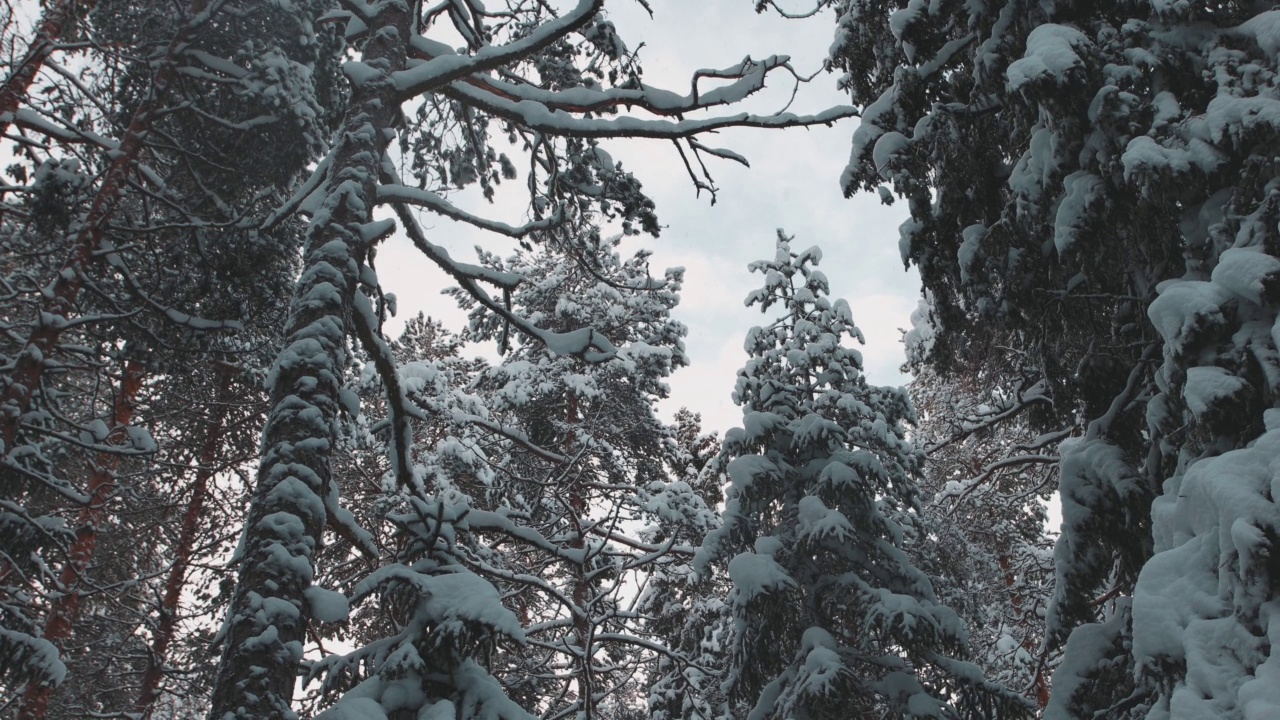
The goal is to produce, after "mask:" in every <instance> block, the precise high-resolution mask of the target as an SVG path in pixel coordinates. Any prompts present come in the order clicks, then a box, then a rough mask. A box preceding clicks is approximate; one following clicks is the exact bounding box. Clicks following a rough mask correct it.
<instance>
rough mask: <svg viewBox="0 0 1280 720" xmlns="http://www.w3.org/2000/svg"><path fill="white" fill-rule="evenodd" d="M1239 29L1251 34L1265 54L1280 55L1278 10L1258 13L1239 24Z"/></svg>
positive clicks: (1279, 14)
mask: <svg viewBox="0 0 1280 720" xmlns="http://www.w3.org/2000/svg"><path fill="white" fill-rule="evenodd" d="M1239 29H1240V31H1242V32H1244V33H1246V34H1248V35H1252V36H1253V39H1254V41H1255V42H1257V43H1258V47H1260V48H1262V51H1263V52H1264V53H1266V54H1267V55H1270V56H1271V57H1276V56H1280V10H1268V11H1266V12H1261V13H1258V14H1257V15H1254V16H1253V17H1251V18H1249V19H1248V20H1246V21H1245V22H1244V23H1243V24H1241V25H1240V28H1239Z"/></svg>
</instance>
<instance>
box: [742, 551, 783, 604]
mask: <svg viewBox="0 0 1280 720" xmlns="http://www.w3.org/2000/svg"><path fill="white" fill-rule="evenodd" d="M729 579H730V580H732V581H733V586H734V588H735V589H736V590H737V593H738V594H737V602H738V603H739V604H743V605H745V604H747V603H750V602H751V601H752V600H754V599H756V598H757V597H759V596H760V595H764V594H767V593H774V592H779V591H781V590H786V589H788V588H791V587H794V586H795V584H796V582H795V580H793V579H791V576H790V575H788V574H787V571H786V570H783V569H782V566H781V565H779V564H778V561H777V560H774V559H773V557H772V556H770V555H761V554H758V553H754V552H743V553H739V554H738V555H736V556H735V557H734V558H733V559H732V560H730V561H729Z"/></svg>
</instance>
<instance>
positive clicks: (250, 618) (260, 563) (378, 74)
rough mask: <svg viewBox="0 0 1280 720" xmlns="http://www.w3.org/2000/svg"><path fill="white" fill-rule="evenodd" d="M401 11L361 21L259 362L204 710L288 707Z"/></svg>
mask: <svg viewBox="0 0 1280 720" xmlns="http://www.w3.org/2000/svg"><path fill="white" fill-rule="evenodd" d="M410 18H411V15H410V12H409V10H408V8H407V6H405V5H404V4H402V3H383V4H382V5H380V6H379V9H378V16H377V18H376V22H370V23H369V25H370V27H372V28H373V31H372V32H371V33H370V40H369V41H368V44H367V45H366V47H365V49H364V54H363V58H362V61H363V66H364V71H362V72H359V73H354V74H353V75H354V76H355V77H357V78H358V81H357V82H355V83H353V87H352V93H351V100H350V105H349V107H348V110H347V114H346V117H345V119H344V121H343V125H342V128H341V130H340V131H339V136H338V142H337V145H336V147H335V148H334V150H333V155H332V161H331V162H330V163H329V169H328V177H327V178H326V180H325V189H324V193H325V199H324V201H323V203H322V204H321V206H320V209H319V210H318V211H317V212H316V214H315V217H314V218H313V220H312V224H311V227H310V228H309V229H308V233H307V235H308V237H307V250H306V254H305V256H304V259H303V268H302V273H301V276H300V277H299V279H298V283H297V285H296V287H295V288H294V295H293V300H292V301H291V303H290V308H289V320H288V323H287V326H286V329H285V335H286V336H285V343H284V349H283V350H282V351H281V352H280V354H279V356H278V357H277V358H276V361H275V364H274V367H273V368H272V372H271V378H272V382H271V409H270V411H269V412H268V415H267V420H266V426H265V428H264V430H263V447H262V460H261V464H260V466H259V469H258V476H257V487H256V488H255V490H254V496H253V503H252V506H251V508H250V512H249V517H248V519H247V521H246V524H245V529H244V538H243V540H242V543H241V549H240V551H239V552H238V554H237V562H238V563H239V566H240V572H239V577H238V579H237V583H236V590H235V593H234V595H233V597H232V600H231V607H230V609H229V610H228V618H227V622H226V624H225V625H224V627H223V630H222V633H221V635H220V640H221V643H222V647H223V652H222V660H221V662H220V663H219V665H218V671H217V678H216V680H215V682H214V689H213V703H212V707H211V709H210V713H209V717H210V718H211V719H212V720H226V719H228V718H253V719H254V720H268V719H273V718H293V717H296V716H295V714H294V713H293V711H292V710H291V708H290V704H291V702H292V699H293V690H294V680H295V677H296V675H297V672H298V668H299V665H300V661H301V660H302V648H303V644H304V641H305V637H304V636H305V633H306V629H307V623H308V621H309V619H310V616H311V611H310V608H309V607H308V603H307V591H308V589H309V588H310V587H311V580H312V575H313V573H314V569H315V553H316V549H317V546H318V544H319V542H320V534H321V531H322V530H323V529H324V525H325V517H326V514H325V505H324V498H325V496H326V494H327V493H328V490H329V483H330V460H331V455H332V449H333V444H334V441H335V428H336V423H337V416H338V409H339V407H340V401H339V392H340V391H341V378H342V375H343V370H344V366H345V364H346V339H347V335H348V329H349V321H350V314H351V307H352V302H353V296H354V293H355V291H356V283H357V281H358V279H359V259H360V257H361V256H362V255H363V253H364V252H365V250H366V248H367V245H368V242H369V241H368V239H367V234H368V232H369V230H370V228H371V225H370V223H371V222H372V220H373V218H372V210H373V207H374V204H375V202H376V197H377V179H378V173H379V170H380V167H381V161H382V157H383V153H384V152H385V150H386V148H387V145H388V144H389V142H390V139H391V136H392V135H393V132H392V130H393V129H394V128H395V127H396V126H397V123H398V122H399V119H400V101H399V96H398V93H397V91H396V88H395V86H394V84H393V83H392V81H391V77H390V75H391V73H393V72H395V71H398V70H400V69H402V68H403V67H404V64H405V58H406V48H407V41H408V38H409V35H410V32H411V29H410V28H411V26H410ZM370 71H372V72H370Z"/></svg>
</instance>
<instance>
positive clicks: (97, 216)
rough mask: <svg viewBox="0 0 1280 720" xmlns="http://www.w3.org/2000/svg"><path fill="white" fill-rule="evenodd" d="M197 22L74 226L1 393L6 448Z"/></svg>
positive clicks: (0, 431) (177, 44) (165, 65)
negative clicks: (62, 259) (68, 249)
mask: <svg viewBox="0 0 1280 720" xmlns="http://www.w3.org/2000/svg"><path fill="white" fill-rule="evenodd" d="M205 4H206V2H205V0H195V2H193V3H192V5H191V7H190V8H189V10H188V14H189V15H191V16H195V15H198V14H199V13H201V12H203V11H204V7H205ZM193 27H194V25H193V24H192V23H189V22H188V23H183V24H182V25H181V29H180V30H179V31H178V33H177V34H176V35H175V36H174V37H173V40H172V41H171V42H170V43H169V47H168V49H167V50H166V52H165V55H164V58H163V59H162V60H161V61H160V62H159V63H157V65H156V71H155V75H154V77H153V78H152V87H151V95H150V97H149V98H148V99H147V100H146V101H144V102H143V103H142V105H141V106H140V107H139V108H138V110H137V111H136V112H135V113H134V114H133V118H132V119H131V120H130V121H129V127H128V128H127V129H126V130H125V133H124V137H123V138H121V140H120V145H119V147H118V148H116V150H115V152H114V153H113V154H112V156H111V162H110V163H109V164H108V165H107V168H106V171H105V172H104V173H103V176H102V185H101V186H100V187H99V188H98V192H97V194H96V195H95V196H94V198H93V202H92V203H91V204H90V206H89V210H88V211H87V212H86V213H85V215H84V217H83V218H82V219H81V220H80V222H79V223H78V224H77V225H76V227H75V228H74V236H73V238H72V241H71V247H72V250H71V256H70V257H69V258H67V260H66V262H65V263H63V265H62V269H61V270H60V271H59V272H58V274H57V276H56V277H55V278H54V280H53V282H51V283H50V284H49V285H48V286H47V287H46V288H44V290H43V293H42V294H43V296H44V302H43V303H42V304H41V308H40V315H39V322H37V323H36V327H35V329H34V330H33V331H32V332H31V335H30V336H29V337H28V338H27V341H26V344H25V345H24V347H23V349H22V351H21V352H19V353H18V356H17V359H16V362H15V363H14V368H13V375H12V376H11V379H10V382H9V384H8V385H7V386H6V387H5V388H4V395H3V397H0V423H2V426H0V439H3V441H4V446H3V448H4V450H3V451H4V453H5V454H8V453H10V452H12V451H13V444H14V441H15V440H16V439H17V437H18V429H19V426H20V425H21V420H22V416H23V415H24V414H25V413H26V412H27V411H28V410H30V409H31V401H32V398H33V397H34V395H35V393H36V389H37V388H38V387H39V385H40V381H41V379H42V376H43V374H44V361H45V358H48V357H50V356H51V355H52V354H53V352H54V350H55V349H56V348H57V345H58V341H59V339H60V338H61V336H62V329H63V328H64V327H66V325H67V322H68V320H69V318H71V316H72V315H73V313H74V310H75V305H76V301H77V300H78V299H79V297H80V290H81V289H82V288H83V286H84V272H85V271H86V270H87V269H88V267H89V265H90V264H91V263H92V262H93V261H94V259H95V258H96V256H97V252H98V251H99V250H100V249H101V247H102V241H103V238H104V237H105V235H106V228H107V221H108V220H109V219H110V218H111V216H112V214H114V213H115V210H116V206H117V205H119V202H120V197H121V195H122V193H123V191H124V189H125V187H126V186H127V182H128V179H129V174H130V173H131V172H132V171H133V168H134V166H135V164H136V162H137V160H138V157H139V155H140V154H141V153H142V149H143V147H144V146H145V143H146V138H147V135H148V133H150V131H151V127H152V124H153V123H154V121H155V117H156V115H157V113H158V111H159V110H160V109H161V108H160V102H159V101H160V99H161V98H163V97H164V95H166V94H167V92H168V89H169V85H170V84H171V83H172V82H173V80H174V78H175V77H176V66H177V55H178V52H179V51H180V50H181V49H182V48H183V47H184V46H185V45H186V43H187V40H188V35H190V33H191V30H192V28H193Z"/></svg>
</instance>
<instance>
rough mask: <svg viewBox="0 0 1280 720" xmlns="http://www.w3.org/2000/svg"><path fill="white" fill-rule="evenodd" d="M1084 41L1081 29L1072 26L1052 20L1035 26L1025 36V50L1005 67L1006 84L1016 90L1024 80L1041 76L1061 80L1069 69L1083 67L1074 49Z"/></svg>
mask: <svg viewBox="0 0 1280 720" xmlns="http://www.w3.org/2000/svg"><path fill="white" fill-rule="evenodd" d="M1088 42H1089V40H1088V38H1086V37H1085V35H1084V33H1082V32H1080V31H1079V30H1077V29H1075V28H1072V27H1067V26H1065V25H1055V24H1053V23H1046V24H1044V25H1039V26H1037V27H1036V28H1035V29H1034V30H1032V31H1031V34H1029V35H1028V36H1027V49H1026V54H1025V55H1024V56H1023V57H1022V59H1021V60H1015V61H1014V62H1013V63H1011V64H1010V65H1009V69H1008V70H1007V71H1006V75H1005V77H1006V78H1007V81H1008V84H1007V87H1008V88H1009V90H1011V91H1014V92H1017V91H1018V90H1021V89H1022V88H1023V87H1024V86H1026V85H1027V84H1028V83H1033V82H1040V81H1043V80H1048V81H1050V82H1052V83H1054V84H1056V85H1063V84H1065V83H1066V82H1067V77H1068V74H1069V73H1070V72H1071V71H1072V70H1077V69H1079V68H1082V67H1084V61H1083V60H1081V59H1080V56H1079V55H1078V54H1077V53H1076V49H1077V48H1079V47H1081V46H1083V45H1087V44H1088Z"/></svg>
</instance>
